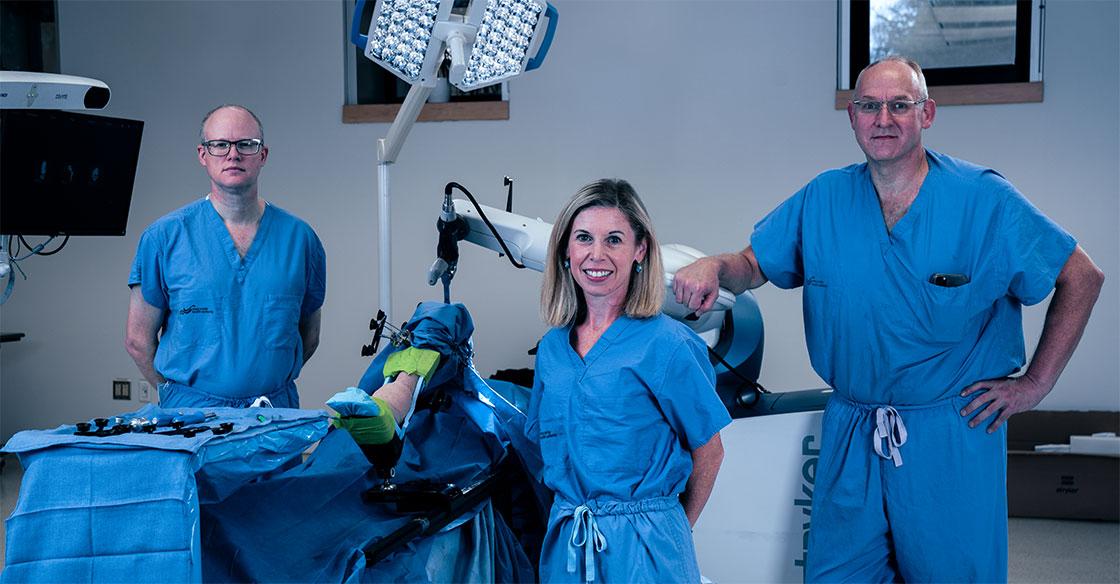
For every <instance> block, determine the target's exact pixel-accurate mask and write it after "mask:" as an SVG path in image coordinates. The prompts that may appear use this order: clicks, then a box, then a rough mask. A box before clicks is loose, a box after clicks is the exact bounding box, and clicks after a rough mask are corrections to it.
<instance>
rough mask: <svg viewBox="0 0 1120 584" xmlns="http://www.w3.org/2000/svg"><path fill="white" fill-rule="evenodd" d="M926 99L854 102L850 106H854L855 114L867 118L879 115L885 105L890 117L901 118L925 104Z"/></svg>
mask: <svg viewBox="0 0 1120 584" xmlns="http://www.w3.org/2000/svg"><path fill="white" fill-rule="evenodd" d="M926 99H928V98H926ZM926 99H919V100H918V101H912V100H909V99H892V100H890V101H876V100H855V101H853V102H852V105H854V106H856V112H858V113H861V114H865V115H869V116H877V115H879V110H880V109H883V105H886V106H887V111H888V112H890V113H891V115H892V116H895V117H901V116H904V115H906V114H908V113H910V111H911V110H913V109H914V108H915V107H917V106H919V105H922V104H923V103H925V102H926Z"/></svg>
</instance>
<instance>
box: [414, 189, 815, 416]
mask: <svg viewBox="0 0 1120 584" xmlns="http://www.w3.org/2000/svg"><path fill="white" fill-rule="evenodd" d="M504 185H505V186H506V187H508V189H509V190H508V192H507V198H506V208H505V209H504V210H503V209H497V208H494V207H489V206H486V205H480V204H479V203H478V202H477V200H476V199H475V198H474V196H473V195H472V194H471V193H470V192H469V191H468V190H467V189H466V188H464V187H463V186H462V185H460V184H459V183H456V182H450V183H448V184H447V186H446V187H444V192H443V206H442V210H441V212H440V216H439V219H438V220H437V222H436V229H437V231H438V232H439V240H438V242H437V244H436V260H435V262H434V263H433V264H432V267H431V268H430V269H429V271H428V284H429V285H432V286H434V285H435V284H436V282H437V281H439V282H442V283H443V286H444V299H445V301H446V300H448V297H449V292H448V289H449V286H450V283H451V279H452V278H454V276H455V272H456V270H457V269H458V261H459V250H458V242H459V241H461V240H466V241H468V242H470V243H473V244H475V245H478V246H481V247H484V248H487V249H490V250H494V251H496V252H498V253H499V254H501V255H504V256H506V257H508V258H509V262H510V263H511V264H512V265H513V266H514V267H516V268H528V269H531V270H534V271H537V272H543V271H544V262H545V258H546V257H547V252H548V239H549V235H550V234H551V232H552V224H551V223H547V222H545V221H543V220H541V219H539V218H537V219H531V218H529V217H526V216H524V215H518V214H516V213H513V212H512V201H513V181H512V180H511V179H510V178H509V177H505V181H504ZM456 190H458V191H460V192H462V193H463V194H464V195H465V196H466V197H467V200H464V199H455V198H453V197H452V195H453V193H454V191H456ZM704 256H705V254H704V253H702V252H700V251H698V250H696V249H695V248H692V247H689V246H687V245H682V244H679V243H670V244H662V245H661V257H662V264H663V265H664V269H665V302H664V305H663V308H662V311H663V312H664V313H665V314H666V315H668V316H670V317H672V318H674V319H676V320H679V321H681V322H683V323H684V324H685V325H687V326H688V327H689V328H691V329H692V330H693V331H694V332H696V333H697V334H698V335H699V336H700V337H701V338H702V339H704V341H705V342H706V343H707V345H708V348H709V356H710V357H711V360H712V365H713V367H714V368H715V371H716V391H717V392H718V393H719V396H720V399H721V400H723V403H724V406H726V407H727V411H728V412H729V413H730V414H731V417H732V418H744V417H752V416H760V415H770V414H779V413H783V412H797V411H805V410H806V409H814V408H818V407H823V405H824V402H825V401H826V400H827V397H828V396H827V393H824V392H821V391H820V390H808V391H794V392H781V393H771V392H768V391H767V390H766V389H765V388H763V387H762V386H761V385H759V383H758V377H759V372H760V371H761V369H762V349H763V326H762V313H761V311H760V310H759V308H758V303H757V302H756V301H755V298H754V295H753V294H751V292H750V291H747V292H744V293H742V294H739V295H738V296H736V295H734V294H732V293H731V292H729V291H727V290H724V289H720V291H719V298H718V299H717V301H716V304H715V306H714V307H713V308H712V310H711V311H709V312H708V313H706V314H704V315H700V316H697V315H696V314H694V313H693V312H692V311H691V310H689V309H688V307H686V306H684V305H682V304H680V303H678V302H677V300H676V296H675V294H674V293H673V277H674V275H675V274H676V272H677V270H679V269H681V268H683V267H685V266H687V265H689V264H691V263H692V262H694V261H696V260H698V259H700V258H702V257H704Z"/></svg>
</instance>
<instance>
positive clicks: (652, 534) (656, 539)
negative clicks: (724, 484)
mask: <svg viewBox="0 0 1120 584" xmlns="http://www.w3.org/2000/svg"><path fill="white" fill-rule="evenodd" d="M540 576H541V582H548V583H551V582H573V583H575V582H582V583H586V582H603V583H607V584H613V583H616V582H617V583H622V582H689V583H692V584H696V583H698V582H700V568H699V566H698V565H697V563H696V548H695V547H694V546H693V543H692V530H691V529H690V528H689V525H688V518H687V517H686V516H685V514H684V507H683V506H681V502H680V499H679V498H677V497H675V496H670V497H655V498H651V499H641V500H637V501H589V502H587V503H584V504H582V505H576V504H574V503H572V502H570V501H566V500H564V499H562V498H561V497H560V496H559V495H557V498H556V500H555V501H554V502H553V504H552V511H551V513H550V516H549V518H548V533H546V534H545V538H544V545H543V546H542V548H541V563H540Z"/></svg>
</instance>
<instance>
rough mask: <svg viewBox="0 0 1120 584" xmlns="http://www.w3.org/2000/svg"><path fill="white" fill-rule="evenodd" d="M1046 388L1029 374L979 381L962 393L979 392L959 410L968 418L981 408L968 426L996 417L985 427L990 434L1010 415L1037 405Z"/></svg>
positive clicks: (963, 394)
mask: <svg viewBox="0 0 1120 584" xmlns="http://www.w3.org/2000/svg"><path fill="white" fill-rule="evenodd" d="M1049 391H1050V388H1049V387H1046V386H1044V385H1043V384H1041V383H1038V382H1037V381H1035V380H1034V379H1033V378H1031V377H1030V376H1028V375H1021V376H1019V377H1004V378H1002V379H987V380H984V381H978V382H976V383H973V384H972V385H970V386H968V387H966V388H964V391H962V392H961V396H962V397H968V396H970V395H972V394H975V393H978V392H980V394H979V395H977V396H976V397H975V398H973V400H972V401H971V402H969V403H968V405H967V406H965V407H964V409H963V410H961V416H963V417H965V418H967V417H969V416H970V415H972V413H973V412H976V411H977V410H980V408H984V409H983V410H982V411H980V413H979V414H977V415H976V416H975V417H973V418H972V420H970V421H969V422H968V427H970V428H975V427H977V426H979V425H980V424H981V423H982V422H983V421H984V420H987V419H988V418H990V417H992V416H996V418H995V420H994V421H993V422H992V423H991V424H990V425H989V426H988V433H989V434H991V433H992V432H995V431H996V430H998V429H999V427H1000V426H1002V425H1003V423H1004V422H1006V421H1007V419H1008V418H1010V417H1011V416H1013V415H1015V414H1017V413H1019V412H1025V411H1027V410H1030V409H1031V408H1034V407H1035V406H1037V405H1038V402H1040V401H1042V398H1043V397H1046V394H1047V393H1048V392H1049ZM985 405H986V406H987V407H985ZM997 414H998V415H997Z"/></svg>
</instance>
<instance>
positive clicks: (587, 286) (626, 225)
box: [567, 207, 646, 308]
mask: <svg viewBox="0 0 1120 584" xmlns="http://www.w3.org/2000/svg"><path fill="white" fill-rule="evenodd" d="M645 256H646V242H645V241H644V240H643V241H638V240H637V237H636V235H635V234H634V229H633V227H631V226H630V222H629V221H627V219H626V215H624V214H623V213H622V211H620V210H618V209H616V208H614V207H588V208H586V209H584V210H582V211H580V212H579V214H578V215H576V217H575V219H573V220H572V230H571V234H570V235H569V236H568V254H567V259H568V261H569V263H570V267H569V268H568V269H569V270H571V273H572V278H573V279H574V280H575V282H576V285H577V286H578V287H579V289H580V290H581V291H582V292H583V298H584V301H586V302H587V305H588V307H589V308H594V307H603V306H609V307H619V308H621V307H622V306H623V305H624V304H625V303H626V294H627V291H628V290H629V287H630V275H631V273H632V272H633V269H634V262H641V261H642V259H644V258H645Z"/></svg>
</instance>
